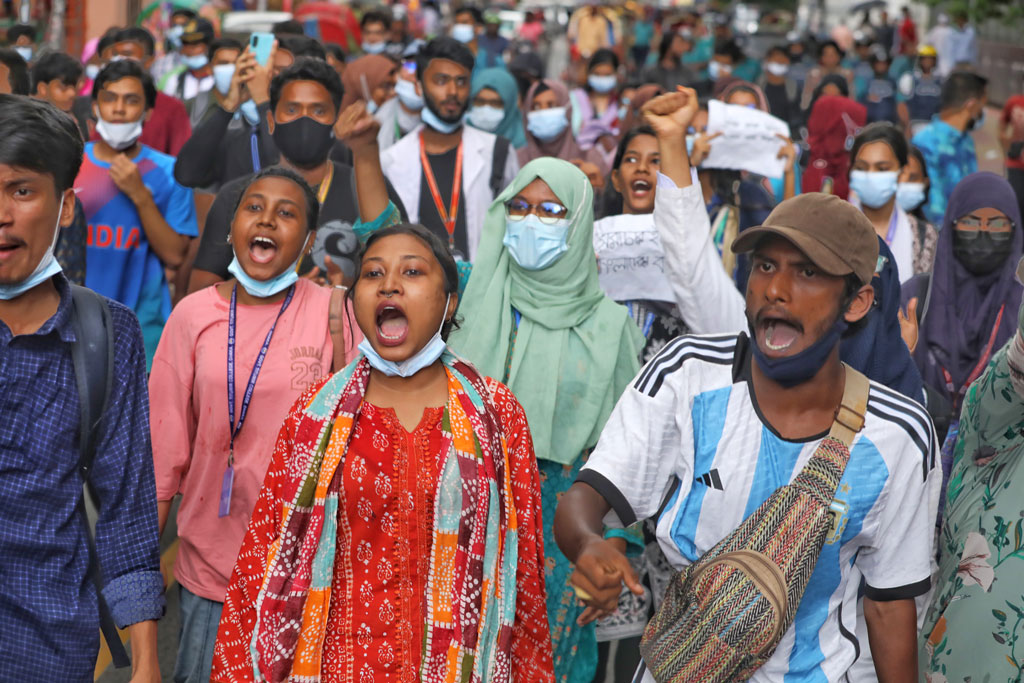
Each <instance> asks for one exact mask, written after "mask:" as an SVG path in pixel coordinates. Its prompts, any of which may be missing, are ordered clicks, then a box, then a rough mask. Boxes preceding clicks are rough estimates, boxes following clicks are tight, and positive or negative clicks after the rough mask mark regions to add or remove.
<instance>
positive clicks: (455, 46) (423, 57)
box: [416, 36, 476, 82]
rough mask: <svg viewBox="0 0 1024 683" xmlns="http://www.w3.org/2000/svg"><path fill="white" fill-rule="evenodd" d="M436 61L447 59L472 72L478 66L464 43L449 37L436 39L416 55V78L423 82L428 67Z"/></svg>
mask: <svg viewBox="0 0 1024 683" xmlns="http://www.w3.org/2000/svg"><path fill="white" fill-rule="evenodd" d="M435 59H447V60H448V61H451V62H455V63H456V64H458V65H459V66H462V67H465V68H466V69H467V70H468V71H470V72H472V71H473V66H474V65H475V64H476V58H475V57H474V56H473V53H472V52H471V51H470V49H469V48H468V47H466V46H465V45H464V44H463V43H460V42H459V41H457V40H455V39H454V38H449V37H448V36H441V37H440V38H434V39H433V40H432V41H430V42H429V43H427V44H426V45H424V46H423V49H421V50H420V53H419V54H418V55H416V77H417V78H419V79H420V81H421V82H422V81H423V75H424V74H425V73H426V72H427V66H429V65H430V63H431V62H432V61H434V60H435Z"/></svg>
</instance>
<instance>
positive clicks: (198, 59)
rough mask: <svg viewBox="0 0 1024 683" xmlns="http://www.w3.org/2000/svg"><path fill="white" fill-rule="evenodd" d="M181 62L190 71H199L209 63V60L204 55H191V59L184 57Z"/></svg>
mask: <svg viewBox="0 0 1024 683" xmlns="http://www.w3.org/2000/svg"><path fill="white" fill-rule="evenodd" d="M182 62H183V63H184V64H185V66H187V67H188V68H189V70H190V71H199V70H200V69H202V68H203V67H204V66H206V65H207V64H209V63H210V58H209V57H207V56H206V55H192V56H191V57H185V59H183V60H182Z"/></svg>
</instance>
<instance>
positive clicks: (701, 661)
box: [640, 364, 869, 683]
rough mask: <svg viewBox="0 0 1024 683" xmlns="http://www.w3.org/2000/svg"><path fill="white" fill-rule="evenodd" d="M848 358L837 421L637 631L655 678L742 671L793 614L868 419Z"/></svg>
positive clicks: (766, 651)
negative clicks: (801, 465) (786, 478)
mask: <svg viewBox="0 0 1024 683" xmlns="http://www.w3.org/2000/svg"><path fill="white" fill-rule="evenodd" d="M844 368H845V369H846V387H845V390H844V391H843V399H842V403H841V404H840V407H839V409H838V410H837V411H836V417H835V421H834V422H833V423H832V429H831V431H829V433H828V436H827V437H825V439H823V440H822V442H821V444H820V445H819V446H818V448H817V450H815V452H814V454H813V455H812V456H811V459H810V460H809V461H808V463H807V464H806V465H805V466H804V468H803V470H802V471H801V472H800V473H799V474H798V475H797V477H796V479H794V480H793V483H791V484H787V485H785V486H782V487H780V488H779V489H778V490H777V491H775V493H773V494H772V495H771V496H770V497H769V498H768V500H766V501H765V502H764V503H763V504H762V505H761V506H760V507H759V508H758V509H757V510H756V511H755V512H754V513H753V514H752V515H750V517H748V518H747V519H746V520H744V522H743V523H742V524H740V526H739V527H738V528H737V529H736V530H735V531H733V532H732V533H731V534H729V535H728V536H726V537H725V538H723V539H722V540H721V541H719V542H718V544H716V545H715V546H714V547H713V548H711V550H709V551H708V552H707V553H705V554H704V555H703V556H702V557H701V558H700V559H698V560H697V561H696V562H694V563H693V564H692V565H690V566H688V567H686V568H684V569H683V570H682V571H680V572H677V573H676V574H675V575H674V576H673V577H672V580H671V582H670V584H669V586H668V588H667V590H666V592H665V598H664V601H663V602H662V604H661V607H660V608H659V609H658V612H657V614H655V615H654V617H653V618H652V619H651V621H650V623H648V625H647V628H646V630H645V631H644V635H643V638H642V639H641V641H640V652H641V654H642V655H643V658H644V662H645V664H646V665H647V668H648V670H650V672H651V674H652V675H653V676H654V679H655V680H656V681H658V683H694V682H696V681H700V682H701V683H731V682H732V681H745V680H747V679H749V678H750V677H751V676H752V675H753V674H754V673H755V672H756V671H757V670H758V669H759V668H760V667H761V666H762V665H763V664H764V663H765V662H766V661H768V659H769V658H771V656H772V655H773V654H774V653H775V648H776V647H777V646H778V644H779V641H781V640H782V637H783V635H784V634H785V633H786V630H787V629H788V628H789V626H790V625H791V624H792V623H793V618H794V617H795V616H796V611H797V607H798V606H799V604H800V599H801V598H802V597H803V593H804V589H805V588H806V587H807V582H808V581H809V580H810V578H811V574H812V573H813V572H814V566H815V564H817V561H818V557H819V555H820V554H821V548H822V546H823V545H824V544H825V542H826V541H828V542H829V543H834V542H836V541H838V540H839V536H840V535H841V533H842V528H841V527H839V526H838V521H839V520H838V517H837V516H836V513H835V512H834V511H833V510H832V509H831V505H832V499H833V496H835V492H836V488H837V487H838V486H839V480H840V479H841V478H842V476H843V471H844V470H845V469H846V463H847V462H848V461H849V459H850V445H851V444H852V442H853V439H854V436H855V435H856V434H857V432H859V431H860V430H861V429H862V428H863V426H864V415H865V412H866V410H867V401H868V392H869V385H868V380H867V378H866V377H865V376H864V375H862V374H861V373H859V372H857V371H856V370H854V369H853V368H851V367H850V366H848V365H845V364H844Z"/></svg>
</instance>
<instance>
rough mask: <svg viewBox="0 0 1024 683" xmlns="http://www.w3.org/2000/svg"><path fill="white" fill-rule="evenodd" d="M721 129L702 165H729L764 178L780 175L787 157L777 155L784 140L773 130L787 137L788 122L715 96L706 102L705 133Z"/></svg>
mask: <svg viewBox="0 0 1024 683" xmlns="http://www.w3.org/2000/svg"><path fill="white" fill-rule="evenodd" d="M719 131H721V132H722V134H721V135H719V136H718V137H717V138H715V139H714V140H712V141H711V152H710V153H709V154H708V156H707V158H706V159H705V160H704V163H702V164H701V168H732V169H739V170H741V171H750V172H751V173H757V174H758V175H763V176H765V177H766V178H781V177H782V176H783V173H784V171H785V166H786V160H785V159H779V158H778V154H779V149H780V148H781V147H782V145H783V144H785V142H784V141H783V140H782V139H781V138H779V137H778V136H777V135H776V134H780V135H784V136H786V137H789V126H787V125H786V123H785V121H783V120H782V119H778V118H775V117H774V116H772V115H771V114H768V113H766V112H763V111H761V110H760V109H754V108H752V107H744V106H742V105H738V104H725V103H724V102H720V101H718V100H711V101H710V102H708V128H707V132H708V135H712V134H714V133H717V132H719Z"/></svg>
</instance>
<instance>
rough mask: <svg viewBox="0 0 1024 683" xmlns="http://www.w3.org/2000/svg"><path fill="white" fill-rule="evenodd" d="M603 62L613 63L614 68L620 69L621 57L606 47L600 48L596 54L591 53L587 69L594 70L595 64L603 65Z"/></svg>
mask: <svg viewBox="0 0 1024 683" xmlns="http://www.w3.org/2000/svg"><path fill="white" fill-rule="evenodd" d="M602 64H611V65H612V68H613V69H615V70H616V71H618V70H619V57H618V55H616V54H615V53H614V52H612V51H611V50H609V49H608V48H606V47H602V48H598V49H597V50H595V51H594V54H593V55H591V57H590V61H589V62H588V63H587V71H590V70H592V69H593V68H594V67H595V66H601V65H602Z"/></svg>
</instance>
